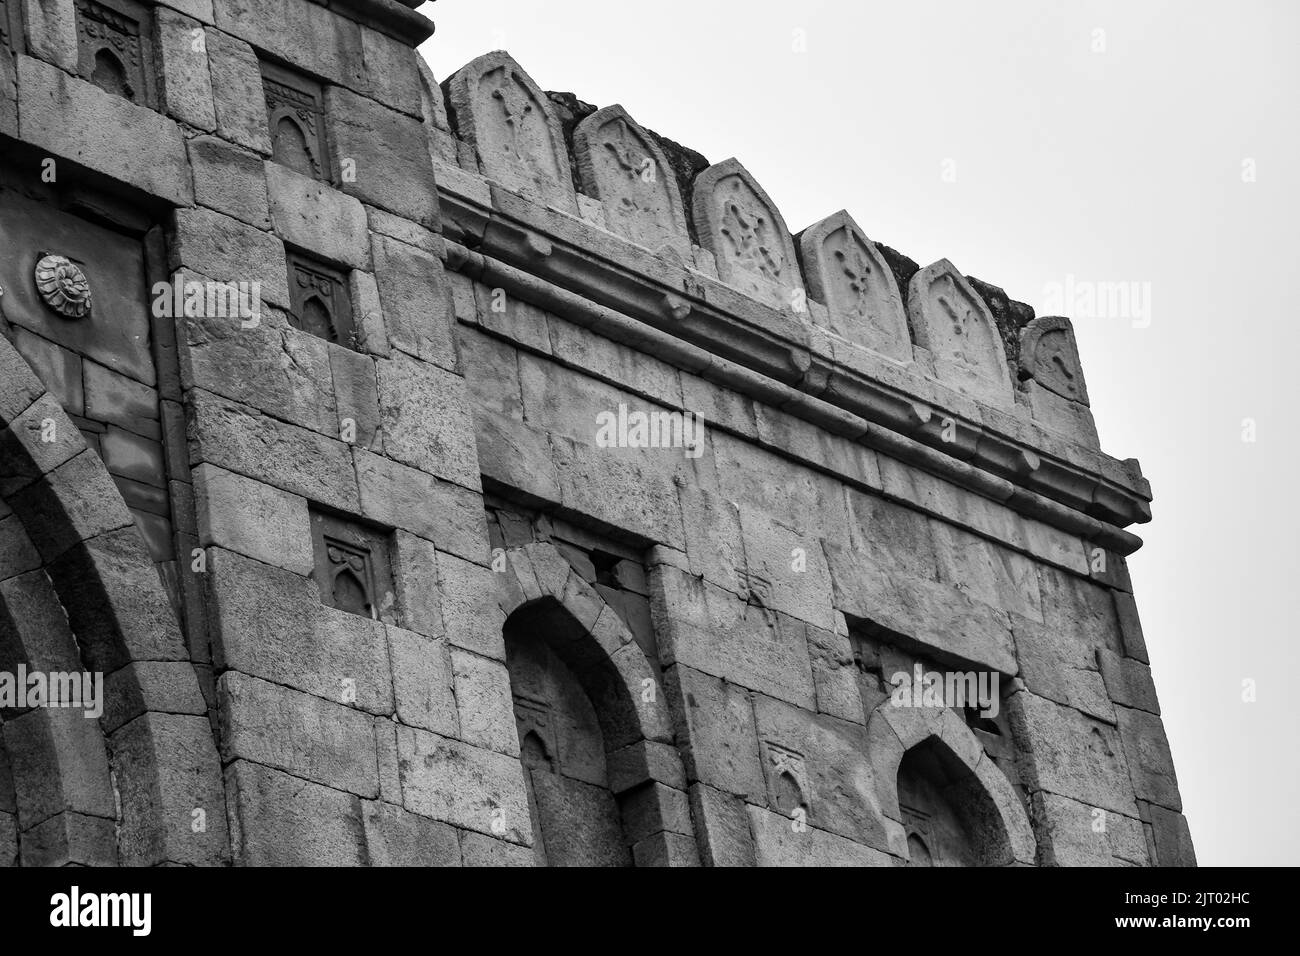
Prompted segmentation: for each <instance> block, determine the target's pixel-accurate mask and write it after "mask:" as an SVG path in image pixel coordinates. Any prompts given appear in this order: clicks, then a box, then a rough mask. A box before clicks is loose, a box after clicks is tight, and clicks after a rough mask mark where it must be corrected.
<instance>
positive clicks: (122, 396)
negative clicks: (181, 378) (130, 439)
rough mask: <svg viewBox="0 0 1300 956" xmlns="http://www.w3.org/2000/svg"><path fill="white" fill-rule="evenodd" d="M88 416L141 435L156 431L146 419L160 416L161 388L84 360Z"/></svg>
mask: <svg viewBox="0 0 1300 956" xmlns="http://www.w3.org/2000/svg"><path fill="white" fill-rule="evenodd" d="M82 376H83V383H84V391H85V396H86V415H87V417H89V418H93V419H97V420H98V421H106V422H116V423H117V424H119V425H122V426H124V427H126V428H130V429H131V430H132V431H134V432H137V433H139V434H149V433H150V431H156V429H157V425H154V426H153V428H152V429H149V428H148V426H147V425H146V424H145V423H147V422H149V423H152V422H157V421H158V417H159V408H158V391H157V389H153V388H150V387H149V386H148V385H143V384H141V383H140V382H137V381H136V380H135V379H133V378H128V377H127V376H125V375H122V374H120V373H118V372H114V371H113V370H112V369H107V368H104V366H102V365H99V364H98V363H96V362H90V361H87V362H83V363H82Z"/></svg>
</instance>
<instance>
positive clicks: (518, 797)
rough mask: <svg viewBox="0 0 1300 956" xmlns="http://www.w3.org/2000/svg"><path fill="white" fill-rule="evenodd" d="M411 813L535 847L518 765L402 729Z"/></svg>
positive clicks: (400, 744)
mask: <svg viewBox="0 0 1300 956" xmlns="http://www.w3.org/2000/svg"><path fill="white" fill-rule="evenodd" d="M397 745H398V753H399V755H400V767H401V771H402V799H403V802H404V805H405V806H406V809H408V810H410V811H412V812H414V813H418V814H420V815H422V816H427V817H431V818H433V819H435V820H442V821H444V822H446V823H451V824H454V825H455V826H458V827H461V828H462V829H466V830H475V831H477V832H479V833H483V834H487V835H490V836H495V837H499V838H501V839H505V840H509V841H510V842H512V843H519V844H522V845H524V846H530V845H531V844H532V836H531V827H530V826H529V822H528V820H529V817H528V798H527V796H526V794H525V792H524V779H523V774H522V770H521V768H520V765H519V760H518V759H517V758H515V757H507V756H505V755H504V754H498V753H493V752H492V751H490V750H483V749H481V748H479V747H473V746H470V745H469V744H464V743H461V742H459V741H456V740H450V739H448V738H446V737H440V736H438V735H437V734H431V733H429V732H427V731H424V730H416V729H414V728H408V727H399V728H398V730H397Z"/></svg>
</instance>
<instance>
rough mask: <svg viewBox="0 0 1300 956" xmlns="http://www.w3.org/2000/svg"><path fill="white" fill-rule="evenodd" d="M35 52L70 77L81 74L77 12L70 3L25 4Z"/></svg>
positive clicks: (26, 0)
mask: <svg viewBox="0 0 1300 956" xmlns="http://www.w3.org/2000/svg"><path fill="white" fill-rule="evenodd" d="M21 3H22V10H23V26H24V33H25V34H26V39H27V43H28V44H29V46H30V49H31V52H32V53H33V54H35V55H36V56H39V57H40V58H41V59H42V60H48V61H49V62H50V63H54V64H56V65H57V66H59V67H61V68H63V69H65V70H67V71H68V72H70V73H76V72H77V12H76V7H75V6H74V5H72V4H70V3H51V2H49V0H21Z"/></svg>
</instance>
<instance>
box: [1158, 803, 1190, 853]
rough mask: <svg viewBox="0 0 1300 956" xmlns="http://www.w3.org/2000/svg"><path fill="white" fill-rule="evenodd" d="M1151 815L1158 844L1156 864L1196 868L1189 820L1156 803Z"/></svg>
mask: <svg viewBox="0 0 1300 956" xmlns="http://www.w3.org/2000/svg"><path fill="white" fill-rule="evenodd" d="M1150 813H1151V829H1152V831H1153V833H1154V836H1155V844H1156V859H1155V863H1156V864H1158V865H1159V866H1195V865H1196V851H1195V850H1194V849H1193V848H1192V833H1191V830H1189V829H1188V826H1187V818H1186V817H1184V816H1183V815H1182V814H1181V813H1175V812H1174V811H1173V810H1166V809H1165V808H1164V807H1162V806H1160V805H1159V804H1154V803H1153V804H1151V808H1150Z"/></svg>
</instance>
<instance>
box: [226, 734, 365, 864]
mask: <svg viewBox="0 0 1300 956" xmlns="http://www.w3.org/2000/svg"><path fill="white" fill-rule="evenodd" d="M226 793H227V794H228V795H229V799H228V803H229V805H230V833H231V851H232V853H233V854H234V857H235V861H236V862H238V863H240V864H242V865H244V866H364V865H365V864H366V862H367V859H368V857H367V853H366V830H365V822H364V820H363V817H362V801H361V800H359V799H357V797H356V795H354V794H351V793H345V792H343V791H342V790H333V789H331V788H329V787H327V786H321V785H319V784H316V783H311V782H309V781H306V780H302V779H299V778H298V777H292V776H289V775H288V774H284V773H280V772H279V771H277V770H273V769H271V768H269V767H263V766H261V765H259V764H257V763H253V762H250V761H248V760H237V761H235V762H234V763H233V764H231V765H230V766H229V767H227V768H226Z"/></svg>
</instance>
